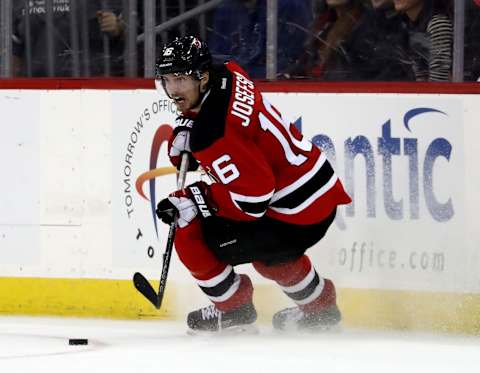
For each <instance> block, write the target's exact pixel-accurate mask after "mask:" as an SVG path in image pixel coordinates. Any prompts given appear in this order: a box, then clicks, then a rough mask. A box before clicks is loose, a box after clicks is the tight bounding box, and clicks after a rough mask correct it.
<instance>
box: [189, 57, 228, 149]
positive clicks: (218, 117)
mask: <svg viewBox="0 0 480 373" xmlns="http://www.w3.org/2000/svg"><path fill="white" fill-rule="evenodd" d="M210 79H211V86H210V93H209V94H208V96H207V98H206V99H205V102H204V103H203V105H202V109H201V110H200V112H199V113H198V115H197V117H196V118H195V125H194V126H193V128H192V132H191V136H190V147H191V149H192V151H193V152H198V151H201V150H203V149H206V148H208V147H209V146H210V145H212V144H213V143H214V142H215V141H216V140H218V139H219V138H221V137H223V135H224V133H225V125H226V121H227V113H228V108H229V104H230V98H231V96H232V81H233V76H232V73H231V72H230V71H229V70H228V69H227V68H226V67H225V65H220V66H214V67H213V69H212V70H211V72H210Z"/></svg>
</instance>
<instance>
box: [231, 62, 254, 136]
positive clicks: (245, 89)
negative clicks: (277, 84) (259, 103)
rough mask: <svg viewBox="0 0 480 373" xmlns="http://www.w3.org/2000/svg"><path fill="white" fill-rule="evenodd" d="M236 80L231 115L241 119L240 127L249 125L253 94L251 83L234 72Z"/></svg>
mask: <svg viewBox="0 0 480 373" xmlns="http://www.w3.org/2000/svg"><path fill="white" fill-rule="evenodd" d="M234 73H235V75H236V77H237V79H236V84H235V100H234V101H233V105H232V110H231V113H232V114H233V115H235V116H237V117H239V118H240V119H242V126H244V127H247V126H248V125H249V124H250V115H252V113H253V104H254V102H255V93H254V91H253V82H252V81H251V80H249V79H247V78H245V77H244V76H243V75H242V74H240V73H238V72H236V71H234Z"/></svg>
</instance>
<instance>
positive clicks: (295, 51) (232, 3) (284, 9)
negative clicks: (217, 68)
mask: <svg viewBox="0 0 480 373" xmlns="http://www.w3.org/2000/svg"><path fill="white" fill-rule="evenodd" d="M266 14H267V12H266V0H226V1H225V2H224V3H223V4H221V5H220V6H219V7H218V8H217V10H216V12H215V13H214V15H213V29H212V31H211V32H210V36H209V47H210V50H211V52H212V55H213V57H214V59H215V60H228V59H234V60H236V61H237V62H238V63H239V64H240V65H242V66H243V67H244V68H246V70H247V71H248V72H249V74H250V75H251V76H252V77H255V78H263V77H265V72H266V69H265V65H266ZM311 21H312V3H311V0H279V2H278V55H277V71H278V72H279V73H282V72H284V71H286V70H288V69H289V68H290V67H291V65H293V64H294V63H295V62H296V61H297V59H298V58H299V56H300V55H301V53H302V52H303V48H304V45H305V41H306V40H307V37H308V30H309V28H310V26H311Z"/></svg>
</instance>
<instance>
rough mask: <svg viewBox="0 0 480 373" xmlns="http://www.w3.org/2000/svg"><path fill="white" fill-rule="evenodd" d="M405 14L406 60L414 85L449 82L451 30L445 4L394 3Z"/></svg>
mask: <svg viewBox="0 0 480 373" xmlns="http://www.w3.org/2000/svg"><path fill="white" fill-rule="evenodd" d="M394 4H395V9H396V10H397V11H398V12H401V13H403V14H405V22H404V25H405V27H406V29H407V31H408V51H407V57H408V60H409V63H410V64H411V67H412V71H413V74H414V77H415V80H416V81H438V82H442V81H443V82H447V81H450V80H451V71H452V46H453V26H452V21H451V16H452V9H451V3H450V1H449V0H394Z"/></svg>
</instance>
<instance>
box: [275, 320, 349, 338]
mask: <svg viewBox="0 0 480 373" xmlns="http://www.w3.org/2000/svg"><path fill="white" fill-rule="evenodd" d="M274 331H275V332H276V333H278V334H290V333H291V334H304V335H312V334H336V333H340V332H341V331H342V325H341V323H338V324H335V325H319V326H316V327H312V328H298V326H297V325H295V324H293V325H288V326H287V327H286V328H285V329H276V328H274Z"/></svg>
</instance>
